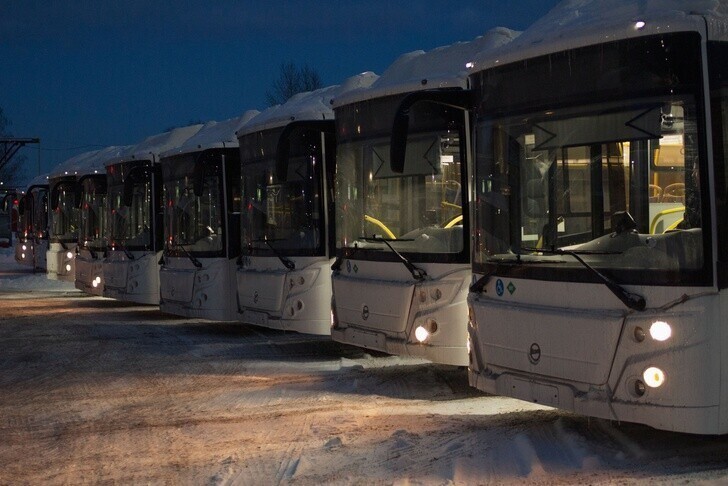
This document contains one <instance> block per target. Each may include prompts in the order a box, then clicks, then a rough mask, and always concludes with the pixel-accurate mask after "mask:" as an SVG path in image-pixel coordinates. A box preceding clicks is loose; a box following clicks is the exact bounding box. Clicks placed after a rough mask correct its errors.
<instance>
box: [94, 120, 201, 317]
mask: <svg viewBox="0 0 728 486" xmlns="http://www.w3.org/2000/svg"><path fill="white" fill-rule="evenodd" d="M201 127H202V125H190V126H187V127H182V128H175V129H173V130H170V131H168V132H164V133H160V134H158V135H152V136H151V137H148V138H147V139H145V140H144V141H142V142H140V143H139V144H137V145H135V146H134V147H132V148H131V149H129V152H128V153H127V155H124V156H122V157H119V158H116V159H112V160H109V161H107V163H106V174H107V183H108V187H107V202H108V205H109V209H108V210H109V216H108V218H109V221H108V223H109V241H108V251H107V256H106V259H105V260H104V263H103V272H104V296H105V297H111V298H114V299H118V300H125V301H129V302H136V303H139V304H152V305H159V263H158V262H159V259H160V257H161V256H162V243H163V241H162V240H163V231H164V228H163V221H162V217H163V207H162V173H161V172H162V171H161V167H160V165H159V154H160V153H162V152H166V151H167V150H171V149H173V148H175V147H179V146H180V145H182V144H183V143H184V142H185V141H186V140H187V139H188V138H190V137H191V136H192V135H194V134H195V133H197V132H198V131H199V130H200V128H201Z"/></svg>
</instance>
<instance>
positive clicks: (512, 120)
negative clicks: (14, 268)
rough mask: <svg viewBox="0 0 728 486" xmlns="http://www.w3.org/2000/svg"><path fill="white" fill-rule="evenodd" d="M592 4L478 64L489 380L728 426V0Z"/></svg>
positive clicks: (615, 408)
mask: <svg viewBox="0 0 728 486" xmlns="http://www.w3.org/2000/svg"><path fill="white" fill-rule="evenodd" d="M714 5H715V7H714ZM706 6H707V7H706ZM708 7H709V8H708ZM574 8H575V7H574V3H573V2H564V3H562V4H560V5H559V6H557V7H556V8H555V9H553V10H552V11H551V12H550V14H549V15H547V16H546V17H545V18H544V19H542V20H540V21H539V22H537V23H536V24H534V26H533V27H531V28H529V29H528V30H526V31H525V32H524V33H523V34H522V36H521V37H520V38H519V39H517V40H516V41H514V43H513V44H512V45H510V46H507V47H506V48H505V49H504V50H503V51H501V52H499V53H498V54H497V56H493V55H491V56H485V57H483V58H481V59H479V60H476V62H475V67H474V72H473V74H472V76H471V84H472V86H473V89H474V91H475V100H476V101H475V105H474V106H475V110H474V113H475V121H474V133H475V154H476V156H475V160H476V165H475V181H474V186H475V200H476V207H475V221H474V225H473V226H474V228H473V231H474V238H475V240H474V263H473V271H474V281H473V283H472V285H471V287H470V294H469V305H470V324H469V331H470V341H469V344H470V365H469V377H470V383H471V384H472V385H474V386H476V387H477V388H479V389H481V390H484V391H486V392H490V393H496V394H499V395H507V396H511V397H516V398H520V399H524V400H528V401H532V402H538V403H542V404H544V405H550V406H554V407H558V408H563V409H567V410H572V411H575V412H577V413H580V414H584V415H590V416H596V417H602V418H607V419H613V420H620V421H629V422H639V423H643V424H648V425H650V426H653V427H656V428H660V429H668V430H674V431H683V432H692V433H700V434H723V433H726V432H728V386H727V385H728V381H726V380H724V379H723V378H722V377H723V376H726V375H727V374H728V359H727V358H726V357H724V356H723V353H722V348H723V346H724V344H728V334H726V333H725V332H724V331H725V330H724V329H723V328H724V327H725V325H726V322H727V321H726V316H725V314H723V310H724V309H725V306H726V304H727V303H728V300H727V299H728V294H726V291H725V288H726V287H727V286H728V267H727V266H726V261H728V239H727V238H728V225H726V224H725V219H726V214H727V209H726V201H727V198H726V188H727V185H726V164H725V162H726V150H727V149H728V145H726V140H728V138H727V137H728V128H727V127H728V43H726V40H728V34H727V33H728V22H726V17H725V14H726V13H727V12H726V4H725V3H724V2H722V3H721V4H719V3H718V2H710V3H708V2H705V3H704V4H700V5H698V4H696V2H691V1H665V2H647V3H644V4H643V3H642V2H619V1H614V0H599V1H588V2H580V5H579V8H578V12H576V11H574ZM711 9H720V10H722V11H715V10H711Z"/></svg>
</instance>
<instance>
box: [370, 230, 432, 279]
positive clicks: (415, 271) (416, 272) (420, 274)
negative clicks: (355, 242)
mask: <svg viewBox="0 0 728 486" xmlns="http://www.w3.org/2000/svg"><path fill="white" fill-rule="evenodd" d="M359 239H360V240H364V241H370V242H375V243H384V244H385V245H387V247H388V248H389V249H390V250H392V253H394V254H395V255H397V258H399V261H401V262H402V264H403V265H404V266H405V267H407V270H409V271H410V273H411V274H412V278H414V279H415V280H424V279H425V278H426V277H427V272H425V271H424V270H423V269H421V268H418V267H416V266H415V265H414V264H413V263H412V262H411V261H409V260H408V259H407V257H405V256H404V255H402V254H401V253H400V252H398V251H397V250H395V249H394V247H393V246H392V245H391V244H390V241H414V240H412V239H402V238H382V237H380V236H374V237H367V236H361V237H359Z"/></svg>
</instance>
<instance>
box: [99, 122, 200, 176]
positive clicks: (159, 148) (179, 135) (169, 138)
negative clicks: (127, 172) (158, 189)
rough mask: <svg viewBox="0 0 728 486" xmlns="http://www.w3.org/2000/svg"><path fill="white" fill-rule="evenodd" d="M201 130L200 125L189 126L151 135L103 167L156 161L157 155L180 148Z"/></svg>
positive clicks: (108, 161)
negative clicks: (131, 161)
mask: <svg viewBox="0 0 728 486" xmlns="http://www.w3.org/2000/svg"><path fill="white" fill-rule="evenodd" d="M201 128H202V124H197V125H189V126H186V127H180V128H174V129H172V130H169V131H168V132H163V133H158V134H157V135H152V136H150V137H147V138H145V139H144V140H142V141H141V142H139V143H138V144H136V145H134V146H132V147H131V148H130V149H129V151H128V152H126V153H125V154H123V155H121V156H119V157H115V158H112V159H109V160H107V161H106V164H105V165H106V166H107V167H108V166H109V165H113V164H118V163H120V162H127V161H130V160H151V161H157V160H158V157H159V154H161V153H162V152H166V151H168V150H171V149H173V148H175V147H179V146H181V145H182V144H183V143H185V142H186V141H187V140H188V139H189V138H190V137H192V136H193V135H194V134H196V133H197V132H199V131H200V129H201Z"/></svg>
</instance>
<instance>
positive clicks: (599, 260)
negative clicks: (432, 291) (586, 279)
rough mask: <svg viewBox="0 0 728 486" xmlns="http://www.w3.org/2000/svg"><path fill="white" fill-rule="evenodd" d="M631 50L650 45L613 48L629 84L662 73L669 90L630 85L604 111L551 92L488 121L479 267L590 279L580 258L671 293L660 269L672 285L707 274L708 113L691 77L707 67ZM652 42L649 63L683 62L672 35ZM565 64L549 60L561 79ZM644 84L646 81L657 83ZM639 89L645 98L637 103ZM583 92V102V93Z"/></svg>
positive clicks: (481, 170) (483, 125)
mask: <svg viewBox="0 0 728 486" xmlns="http://www.w3.org/2000/svg"><path fill="white" fill-rule="evenodd" d="M631 42H635V43H644V42H645V40H644V39H640V40H637V41H622V42H621V43H615V45H613V46H612V47H613V49H614V50H616V51H618V52H619V56H615V61H616V59H619V60H620V61H621V62H620V64H621V65H620V66H618V69H620V70H621V71H622V72H621V73H620V74H621V75H624V73H625V72H628V71H629V70H630V69H635V70H639V69H640V65H641V66H642V69H645V70H649V69H652V70H656V71H658V74H660V75H661V78H659V79H662V80H666V81H663V82H664V83H670V87H669V88H668V89H664V88H663V87H662V86H659V85H658V86H655V87H650V86H647V87H643V86H640V85H624V84H623V85H622V86H621V87H620V89H621V90H622V94H621V96H619V97H618V99H615V97H614V96H604V101H603V102H598V101H599V97H598V96H597V95H598V92H595V93H592V96H591V99H590V100H588V101H587V100H584V101H583V102H581V103H573V102H572V103H571V104H568V103H559V104H558V105H557V103H556V100H550V99H548V91H544V90H541V93H545V94H542V95H541V96H542V99H540V100H538V101H540V102H541V103H542V105H540V106H539V105H538V104H535V105H536V106H535V107H532V109H531V110H529V111H523V112H519V113H518V114H513V115H511V116H508V115H506V116H502V117H494V118H488V117H482V118H481V119H480V120H479V122H478V124H477V128H476V147H477V165H476V180H475V193H476V227H475V232H474V233H475V244H476V247H475V252H474V260H475V263H476V266H477V265H479V264H489V263H490V264H518V265H519V266H520V265H524V264H528V263H529V262H537V263H539V265H538V266H537V267H538V270H537V269H535V268H534V269H533V272H535V273H538V272H549V277H548V278H551V279H558V278H564V279H579V278H580V277H578V276H577V275H578V274H579V272H580V271H581V272H583V271H584V269H583V267H582V266H581V264H580V263H579V262H578V261H577V259H575V258H572V257H571V256H570V255H569V253H576V254H578V255H579V256H580V257H581V258H582V259H583V260H584V261H585V262H587V263H588V264H589V265H591V266H593V267H596V268H601V269H606V270H608V271H609V272H611V274H612V275H619V278H618V279H619V280H620V281H621V282H623V283H659V282H660V277H659V276H658V275H656V274H650V273H645V270H654V271H656V272H658V273H660V272H661V275H664V280H663V281H662V283H672V284H675V283H678V282H682V283H685V282H686V281H687V280H686V279H689V278H691V277H690V275H691V272H692V275H693V276H695V275H697V274H699V273H700V271H701V270H702V269H703V267H704V265H705V252H706V250H705V248H706V244H707V243H706V242H705V241H704V236H705V234H707V233H708V232H703V226H704V224H705V223H706V222H707V221H708V218H707V216H706V215H705V210H704V209H703V208H704V207H705V205H704V204H703V203H704V201H703V199H704V196H703V192H702V191H701V175H700V174H701V171H704V169H701V165H702V164H705V157H701V150H702V149H701V139H702V137H703V134H702V133H699V132H700V129H699V126H698V123H697V120H698V119H699V113H700V108H699V106H700V105H699V102H698V97H697V95H696V94H694V93H691V92H690V90H689V89H688V88H689V87H690V86H691V83H690V81H691V80H692V79H693V78H694V76H695V73H693V72H688V73H685V72H682V71H681V69H682V70H684V71H691V70H694V69H695V67H694V66H690V67H688V66H684V65H681V64H680V63H679V61H675V62H674V63H672V64H670V62H666V63H665V65H662V64H660V62H653V63H652V64H650V63H646V62H643V61H644V59H639V58H636V59H630V58H629V57H627V56H625V54H626V53H628V52H630V51H631V50H632V49H634V48H635V47H640V46H634V45H630V43H631ZM647 42H650V41H649V40H648V41H647ZM651 42H652V43H653V44H655V46H651V47H653V49H652V51H650V50H649V49H646V50H643V49H640V52H642V53H643V54H642V55H643V56H644V55H645V54H644V52H653V53H654V52H660V51H662V52H663V53H666V54H667V55H668V61H674V60H673V59H671V58H670V56H675V55H676V53H675V49H674V47H675V44H674V43H673V42H670V39H669V37H667V36H666V38H664V39H662V42H661V43H660V42H654V40H652V41H651ZM625 44H626V45H625ZM682 45H683V46H684V45H685V44H682ZM642 47H643V46H642ZM695 48H696V49H697V46H695ZM579 54H583V55H586V53H575V54H574V56H575V57H574V58H572V59H571V61H572V65H573V64H577V65H578V64H579V63H573V61H574V59H575V58H578V55H579ZM592 54H594V55H599V56H601V57H600V59H601V62H603V67H604V68H605V69H608V68H609V67H610V60H611V59H612V56H611V55H610V54H612V53H611V52H610V50H609V49H607V48H602V50H601V52H599V53H596V52H594V53H592ZM559 61H560V59H559V58H558V56H556V57H554V58H551V59H549V62H552V63H555V64H552V65H551V69H553V70H556V69H559V68H560V67H563V68H564V69H566V66H560V65H559ZM630 61H632V62H633V63H634V64H632V63H630ZM663 62H664V60H663ZM585 64H587V67H586V69H588V63H585ZM615 64H616V62H615ZM537 65H538V62H537V61H536V62H533V63H532V64H531V65H530V66H529V68H531V69H534V68H535V67H536V66H537ZM577 71H578V69H577ZM676 71H677V72H676ZM607 73H609V71H607ZM534 74H535V73H529V72H528V69H525V70H524V71H522V72H520V73H519V74H518V81H515V82H516V85H518V86H523V87H524V89H525V88H526V87H527V85H528V83H529V82H528V81H526V80H524V79H523V78H521V77H520V76H525V77H527V78H529V79H531V80H533V82H534V84H537V82H538V80H542V79H543V78H540V77H539V76H535V75H534ZM538 74H541V71H539V72H538ZM581 74H583V73H581ZM581 74H580V73H574V74H573V77H574V79H571V80H570V82H572V83H573V84H574V86H576V84H577V83H578V84H581V85H583V83H584V82H585V80H586V81H587V82H588V81H589V78H588V77H587V78H582V77H580V76H581ZM643 74H644V76H643V80H649V79H654V78H653V77H651V76H648V75H647V74H648V73H643ZM511 76H512V77H516V74H515V72H514V73H511ZM562 76H563V77H566V75H563V73H562ZM505 77H508V76H504V78H505ZM617 78H618V77H617V76H616V75H613V76H603V79H601V80H600V82H601V89H603V90H604V92H605V93H606V92H609V91H610V88H612V86H609V80H610V79H612V80H613V82H618V81H619V79H617ZM503 81H504V82H505V79H504V80H503ZM681 81H682V82H683V83H681ZM562 82H564V80H563V79H562ZM641 84H643V85H644V84H646V81H643V82H642V83H641ZM632 86H633V87H634V89H635V91H637V93H635V94H634V95H631V96H629V95H625V94H624V92H625V91H628V89H629V87H632ZM532 88H533V89H534V90H535V89H536V88H537V87H536V86H535V85H534V86H533V87H532ZM650 88H652V89H650ZM649 91H652V93H650V92H649ZM575 92H576V96H575V99H576V100H578V88H576V89H575ZM640 92H641V93H640ZM639 94H641V96H640V95H639ZM559 101H563V100H559ZM493 103H494V104H495V103H497V102H496V101H494V102H493ZM564 104H565V105H566V106H563V105H564ZM494 111H495V110H494ZM549 263H551V264H553V268H549ZM574 270H576V272H575V271H574ZM616 271H618V273H615V272H616ZM535 273H534V276H535ZM520 274H521V275H524V272H523V271H521V273H520ZM543 275H544V276H545V273H543ZM560 276H561V277H560Z"/></svg>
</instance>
